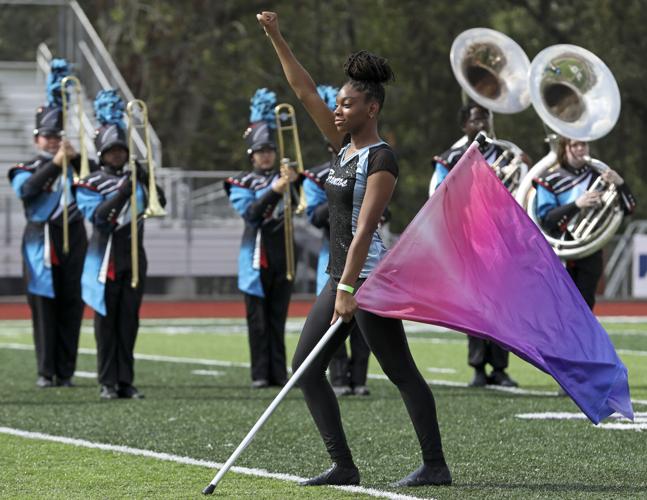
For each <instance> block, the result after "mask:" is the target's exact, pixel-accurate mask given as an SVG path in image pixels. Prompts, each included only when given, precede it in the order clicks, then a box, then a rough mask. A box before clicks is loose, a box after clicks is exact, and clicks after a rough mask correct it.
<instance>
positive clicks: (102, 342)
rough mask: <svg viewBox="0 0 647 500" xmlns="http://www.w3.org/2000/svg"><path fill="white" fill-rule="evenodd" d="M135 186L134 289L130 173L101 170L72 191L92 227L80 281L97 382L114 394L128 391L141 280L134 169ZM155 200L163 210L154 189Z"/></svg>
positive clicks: (141, 183)
mask: <svg viewBox="0 0 647 500" xmlns="http://www.w3.org/2000/svg"><path fill="white" fill-rule="evenodd" d="M137 181H138V182H137V192H136V200H137V221H136V224H137V240H138V241H137V247H138V257H139V258H138V267H139V273H138V279H139V283H138V285H137V287H136V288H133V287H132V286H131V277H132V264H131V234H130V231H131V228H130V225H131V210H130V203H131V192H132V180H131V174H130V172H125V171H123V170H122V169H115V168H113V167H109V166H106V165H101V168H100V170H98V171H96V172H94V173H92V174H91V175H90V176H88V177H87V178H85V179H82V180H80V181H79V183H78V184H77V187H76V192H77V200H78V204H79V209H80V210H81V212H83V215H84V216H85V218H86V219H87V220H88V221H89V222H90V223H91V224H92V226H93V232H92V236H91V238H90V244H89V247H88V252H87V255H86V258H85V264H84V267H83V276H82V280H81V282H82V290H83V300H84V301H85V303H86V304H88V305H89V306H90V307H92V309H94V311H95V316H94V333H95V339H96V342H97V365H98V367H97V370H98V378H99V383H100V384H101V385H102V386H107V387H111V388H116V389H117V390H118V391H120V390H123V389H124V388H128V387H131V386H132V383H133V380H134V354H133V351H134V348H135V340H136V338H137V330H138V328H139V308H140V306H141V302H142V295H143V291H144V282H145V279H146V267H147V261H146V252H145V250H144V245H143V241H144V219H143V213H144V210H145V208H146V206H147V203H148V189H147V186H148V176H147V174H146V173H145V172H144V170H143V169H142V168H141V167H139V166H138V168H137ZM158 197H159V199H160V203H161V204H162V205H165V203H166V200H165V199H164V194H163V192H162V191H161V190H159V189H158Z"/></svg>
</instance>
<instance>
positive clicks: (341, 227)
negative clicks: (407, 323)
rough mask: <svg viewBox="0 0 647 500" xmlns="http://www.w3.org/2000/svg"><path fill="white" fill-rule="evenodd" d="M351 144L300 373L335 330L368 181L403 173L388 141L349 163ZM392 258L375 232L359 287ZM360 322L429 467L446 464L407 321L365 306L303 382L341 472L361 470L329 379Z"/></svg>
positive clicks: (333, 186)
mask: <svg viewBox="0 0 647 500" xmlns="http://www.w3.org/2000/svg"><path fill="white" fill-rule="evenodd" d="M349 143H350V137H349V136H347V137H346V138H345V140H344V144H343V147H342V149H341V151H340V152H339V154H338V156H337V157H336V159H335V163H334V165H333V167H332V168H331V170H330V172H329V174H328V178H327V179H326V184H325V189H326V195H327V198H328V204H329V214H330V261H329V265H328V272H329V274H330V279H329V280H328V283H327V284H326V286H325V287H324V289H323V291H322V292H321V293H320V294H319V296H318V297H317V299H316V301H315V303H314V305H313V307H312V310H311V311H310V314H308V318H307V319H306V322H305V325H304V327H303V331H302V332H301V336H300V338H299V343H298V345H297V348H296V352H295V354H294V359H293V361H292V369H293V370H294V371H296V370H297V368H298V367H299V366H300V365H301V363H302V362H303V361H304V360H305V358H306V357H307V356H308V354H309V353H310V352H311V351H312V349H313V348H314V346H315V345H316V344H317V342H319V340H320V339H321V337H322V336H323V335H324V333H325V332H326V331H327V329H328V328H329V327H330V320H331V318H332V316H333V313H334V309H335V298H336V295H337V291H336V286H337V284H338V283H339V280H340V278H341V276H342V273H343V271H344V267H345V265H346V257H347V255H348V249H349V247H350V244H351V242H352V240H353V234H354V231H355V228H356V226H357V219H358V216H359V212H360V208H361V206H362V200H363V198H364V194H365V192H366V186H367V181H368V178H369V176H371V175H372V174H374V173H376V172H380V171H387V172H390V173H391V174H392V175H393V176H394V177H396V178H397V176H398V165H397V161H396V158H395V155H394V153H393V151H392V150H391V148H390V147H389V146H388V144H386V143H385V142H378V143H376V144H372V145H370V146H366V147H364V148H362V149H360V150H358V151H356V152H355V153H354V154H352V155H350V156H349V157H348V158H346V152H347V151H348V147H349ZM385 253H386V247H385V245H384V243H383V242H382V239H381V237H380V234H379V232H378V231H376V232H375V233H374V234H373V236H372V240H371V243H370V248H369V251H368V255H367V257H366V261H365V262H364V265H363V267H362V270H361V272H360V275H359V280H358V282H357V283H355V284H354V285H355V287H359V286H361V284H362V283H363V281H364V280H365V279H366V278H367V277H368V276H369V274H370V273H371V272H372V271H373V269H375V266H376V265H377V264H378V263H379V261H380V260H381V259H382V257H384V254H385ZM348 284H349V285H353V284H352V283H348ZM355 324H357V326H358V327H359V329H360V331H361V333H362V335H363V336H364V339H365V340H366V342H367V344H368V346H369V347H370V349H371V351H372V352H373V353H374V354H375V356H376V358H377V359H378V361H379V363H380V366H381V367H382V369H383V370H384V372H385V373H386V375H387V376H388V377H389V379H390V380H391V381H392V382H393V383H394V384H395V385H396V386H397V387H398V389H399V390H400V394H401V395H402V399H403V400H404V403H405V405H406V408H407V411H408V412H409V416H410V417H411V420H412V422H413V425H414V428H415V431H416V434H417V436H418V440H419V441H420V446H421V448H422V455H423V458H424V460H425V462H428V463H430V464H433V465H441V464H442V465H444V463H445V461H444V456H443V452H442V446H441V441H440V432H439V429H438V421H437V418H436V405H435V402H434V397H433V395H432V393H431V390H430V389H429V386H428V385H427V383H426V382H425V380H424V379H423V377H422V375H421V374H420V372H419V371H418V368H417V367H416V365H415V362H414V360H413V357H412V356H411V352H410V351H409V346H408V344H407V339H406V336H405V333H404V328H403V326H402V321H400V320H396V319H391V318H383V317H381V316H378V315H376V314H373V313H369V312H367V311H363V310H361V309H359V310H357V311H356V313H355V315H354V318H353V320H352V321H351V322H350V323H342V325H341V326H340V327H339V329H338V330H337V332H336V333H335V334H334V335H333V337H332V338H331V340H330V341H329V342H328V344H327V345H326V346H325V347H324V348H323V350H322V351H321V353H320V354H319V356H318V357H317V358H316V359H315V360H314V362H313V363H312V364H311V365H310V366H309V367H308V369H307V370H306V371H305V372H304V374H303V376H302V378H301V380H300V382H299V385H300V387H301V390H302V391H303V394H304V396H305V400H306V403H307V405H308V408H309V410H310V413H311V414H312V416H313V418H314V421H315V424H316V425H317V428H318V429H319V432H320V434H321V437H322V438H323V440H324V443H325V445H326V448H327V450H328V453H329V454H330V457H331V458H332V460H333V461H334V462H335V463H337V464H338V465H340V466H342V467H354V464H353V459H352V455H351V451H350V449H349V447H348V444H347V442H346V437H345V435H344V430H343V427H342V423H341V418H340V414H339V405H338V403H337V399H336V397H335V393H334V392H333V390H332V387H331V386H330V384H329V383H328V381H327V379H326V368H327V367H328V364H329V363H330V360H331V359H332V357H333V355H334V353H335V352H336V351H337V350H338V349H339V346H341V345H342V343H343V342H344V341H345V339H346V337H347V336H348V333H349V331H350V329H351V328H353V327H354V325H355Z"/></svg>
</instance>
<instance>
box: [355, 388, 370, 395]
mask: <svg viewBox="0 0 647 500" xmlns="http://www.w3.org/2000/svg"><path fill="white" fill-rule="evenodd" d="M353 394H355V396H370V395H371V391H369V390H368V387H366V386H365V385H358V386H357V387H354V388H353Z"/></svg>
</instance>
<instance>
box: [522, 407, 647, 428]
mask: <svg viewBox="0 0 647 500" xmlns="http://www.w3.org/2000/svg"><path fill="white" fill-rule="evenodd" d="M515 416H516V417H517V418H520V419H523V420H588V418H587V417H586V415H584V414H583V413H572V412H549V411H547V412H542V413H519V414H518V415H515ZM608 418H609V419H611V422H603V423H601V424H598V425H594V427H595V428H597V429H611V430H617V431H643V430H647V412H635V413H634V420H633V421H631V420H629V419H628V418H625V417H623V416H622V415H620V414H618V413H614V414H613V415H610V416H609V417H608Z"/></svg>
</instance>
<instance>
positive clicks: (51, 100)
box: [47, 59, 70, 108]
mask: <svg viewBox="0 0 647 500" xmlns="http://www.w3.org/2000/svg"><path fill="white" fill-rule="evenodd" d="M69 74H70V65H69V64H68V62H67V61H66V60H65V59H52V62H51V65H50V72H49V75H47V104H48V106H50V107H58V108H61V107H63V98H62V97H61V80H62V79H63V78H65V77H66V76H68V75H69Z"/></svg>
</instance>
